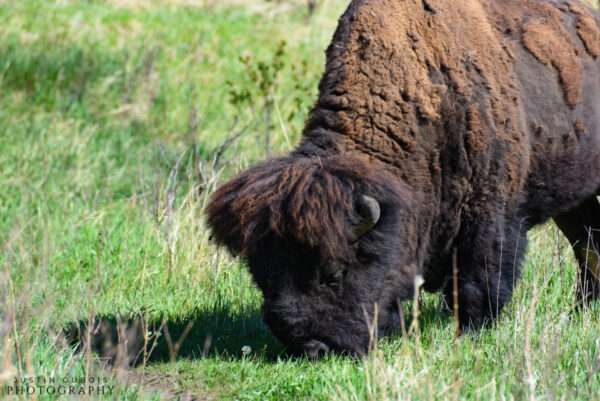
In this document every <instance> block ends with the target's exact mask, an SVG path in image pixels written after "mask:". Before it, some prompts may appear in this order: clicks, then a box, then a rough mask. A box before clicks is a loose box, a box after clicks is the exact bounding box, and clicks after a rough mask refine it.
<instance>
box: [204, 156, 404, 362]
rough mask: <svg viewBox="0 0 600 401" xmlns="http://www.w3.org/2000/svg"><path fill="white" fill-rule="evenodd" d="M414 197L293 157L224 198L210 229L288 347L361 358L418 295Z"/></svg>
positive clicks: (378, 174)
mask: <svg viewBox="0 0 600 401" xmlns="http://www.w3.org/2000/svg"><path fill="white" fill-rule="evenodd" d="M408 194H409V192H408V191H406V189H404V187H403V186H402V184H401V183H399V182H398V178H396V177H393V176H392V175H390V174H388V173H386V172H385V171H384V170H383V169H380V168H377V167H375V165H374V164H373V163H367V162H365V161H362V160H360V159H355V158H351V157H349V156H344V157H342V156H335V157H329V158H316V157H314V158H307V157H298V156H289V157H285V158H281V159H275V160H271V161H268V162H265V163H263V164H261V165H258V166H256V167H253V168H251V169H249V170H247V171H245V172H244V173H242V174H241V175H239V176H238V177H237V178H234V179H233V180H231V181H230V182H228V183H227V184H225V185H224V186H223V187H221V188H220V189H218V190H217V191H216V193H215V194H214V195H213V197H212V199H211V202H210V204H209V206H208V211H207V213H208V223H209V225H210V227H211V229H212V232H213V237H214V239H215V240H216V241H217V242H218V243H220V244H223V245H225V246H226V247H227V248H228V249H229V250H230V251H231V252H232V253H233V254H237V255H240V256H241V257H242V258H243V259H244V260H245V261H246V262H247V264H248V266H249V268H250V272H251V274H252V277H253V278H254V281H255V283H256V284H257V285H258V287H259V288H260V290H261V291H262V293H263V296H264V305H263V316H264V321H265V322H266V324H267V325H268V326H269V327H270V329H271V330H272V331H273V333H274V334H275V335H276V336H277V337H278V338H279V339H280V340H281V341H282V342H283V343H285V344H286V345H287V346H288V347H289V348H291V349H292V350H293V351H297V352H304V353H306V354H308V355H309V356H311V357H317V356H320V355H322V354H325V353H327V352H328V351H338V352H348V353H351V354H365V353H366V352H367V351H368V348H369V344H370V340H371V339H372V338H373V336H378V335H381V334H382V333H383V332H385V331H386V330H388V329H391V328H393V327H394V326H395V325H396V324H397V323H398V321H399V320H398V313H397V306H398V300H403V299H407V298H410V297H412V295H413V292H414V288H413V283H414V276H415V271H414V267H413V266H414V261H415V258H416V256H415V252H416V251H415V243H416V240H415V236H414V234H413V232H412V231H413V230H414V226H415V224H414V222H411V217H410V216H411V215H410V213H409V211H410V197H409V196H408ZM411 227H412V228H411Z"/></svg>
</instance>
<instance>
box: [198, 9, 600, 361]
mask: <svg viewBox="0 0 600 401" xmlns="http://www.w3.org/2000/svg"><path fill="white" fill-rule="evenodd" d="M599 25H600V22H599V17H598V14H595V12H594V11H592V10H591V9H588V8H586V6H585V5H583V4H582V3H579V2H576V1H562V0H560V1H559V0H547V1H544V0H497V1H491V0H463V1H450V0H429V1H427V2H425V1H422V0H355V1H352V3H351V4H350V6H349V8H348V10H347V11H346V12H345V13H344V15H343V16H342V17H341V20H340V22H339V26H338V29H337V31H336V33H335V35H334V37H333V41H332V43H331V45H330V46H329V49H328V50H327V64H326V70H325V73H324V76H323V78H322V80H321V82H320V86H319V90H320V92H319V97H318V100H317V103H316V105H315V107H314V109H313V110H312V112H311V115H310V117H309V119H308V122H307V123H306V126H305V129H304V132H303V138H302V141H301V142H300V144H299V145H298V146H297V148H296V149H295V150H294V151H293V152H291V153H290V154H289V155H287V156H284V157H281V158H277V159H273V160H268V161H266V162H263V163H262V164H259V165H257V166H255V167H252V168H250V169H249V170H247V171H245V172H242V173H241V174H240V175H239V176H238V177H236V178H234V179H233V180H231V181H229V182H228V183H226V184H225V185H223V186H222V187H221V188H219V189H218V190H217V191H216V193H215V194H214V195H213V197H212V199H211V202H210V204H209V206H208V209H207V213H208V223H209V226H210V227H211V229H212V232H213V236H214V238H215V240H216V241H217V242H218V243H219V244H222V245H224V246H226V247H227V248H228V249H229V250H230V251H231V252H232V253H233V254H235V255H240V256H241V257H242V258H243V259H244V260H245V261H246V262H247V264H248V266H249V269H250V272H251V274H252V277H253V279H254V281H255V283H256V285H257V286H258V287H259V288H260V290H261V291H262V294H263V295H264V311H263V312H264V320H265V322H266V323H267V325H268V326H269V327H270V328H271V330H272V331H273V333H274V334H275V335H276V336H277V337H278V338H279V339H280V340H281V341H282V342H283V343H285V344H287V345H288V346H289V347H290V348H291V349H292V350H296V351H298V352H305V353H306V354H308V355H309V356H311V357H318V356H320V355H323V354H326V353H327V352H330V351H338V352H349V353H352V354H365V353H367V352H368V350H369V344H370V340H371V339H372V338H373V337H374V336H375V337H376V336H379V335H383V334H385V333H386V332H388V331H390V330H394V328H395V327H397V325H398V322H399V316H398V315H399V305H401V302H402V301H405V300H410V299H413V297H414V296H415V291H416V287H417V286H416V285H415V282H417V281H418V280H417V279H419V278H421V277H422V279H423V280H424V281H423V283H424V284H423V288H424V289H425V290H427V291H441V292H442V293H443V294H444V297H445V299H446V304H447V305H449V306H450V307H453V308H455V312H456V314H457V316H458V317H459V321H460V324H461V326H462V327H463V328H476V327H479V326H481V325H482V324H484V323H486V322H491V321H493V320H494V319H495V318H496V317H497V315H498V314H499V312H500V311H501V309H502V308H503V306H504V305H505V304H506V303H507V302H508V301H509V300H510V297H511V294H512V292H513V288H514V286H515V283H516V282H517V280H518V277H519V270H520V265H521V263H522V258H523V254H524V252H525V249H526V241H527V231H528V230H529V229H531V228H532V227H533V226H535V225H538V224H540V223H543V222H544V221H547V220H548V219H551V218H552V219H554V221H555V222H556V223H557V224H558V226H559V227H560V229H561V230H562V231H563V233H564V234H565V235H566V237H567V238H568V239H569V241H570V243H571V244H572V246H573V248H574V251H575V254H576V256H577V259H578V261H579V264H580V270H579V280H578V288H577V294H578V297H579V300H580V302H582V303H583V304H586V303H588V302H590V301H591V300H593V299H595V298H597V297H598V296H599V294H600V280H599V279H600V268H599V264H598V261H599V258H598V251H597V250H598V246H599V245H600V232H599V231H596V230H598V229H600V205H599V203H598V200H597V195H598V194H599V192H600V28H599ZM454 288H456V289H457V291H456V292H454V291H453V289H454Z"/></svg>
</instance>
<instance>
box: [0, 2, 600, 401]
mask: <svg viewBox="0 0 600 401" xmlns="http://www.w3.org/2000/svg"><path fill="white" fill-rule="evenodd" d="M321 3H322V4H321V6H320V7H318V8H317V9H316V11H315V13H314V14H313V15H309V13H308V11H307V8H306V5H305V2H301V1H299V2H298V3H294V2H290V1H282V2H261V1H259V0H253V1H247V2H244V1H237V2H232V3H231V4H230V3H229V2H227V1H226V2H217V1H209V0H204V1H192V0H187V1H185V0H180V1H155V2H142V1H134V0H123V1H117V0H113V1H93V0H89V1H69V0H62V1H42V0H39V1H33V0H14V1H11V0H8V1H6V0H4V1H2V0H0V188H1V190H0V247H1V253H0V398H5V397H6V396H7V385H9V384H11V383H14V380H15V379H20V378H24V377H56V378H61V377H75V378H76V377H93V376H98V375H102V376H105V377H107V378H108V380H109V383H110V385H114V386H116V387H115V392H114V394H112V395H105V396H103V397H96V396H94V397H91V398H94V399H95V398H100V399H118V400H142V399H144V400H145V399H151V400H158V399H175V398H177V397H179V398H180V399H182V400H183V399H188V400H191V399H196V400H216V399H225V400H227V399H232V400H261V401H262V400H273V401H275V400H287V399H289V400H303V399H306V400H329V399H334V400H339V401H351V400H441V399H449V400H459V399H460V400H463V399H464V400H522V399H528V400H569V401H570V400H581V401H588V400H600V304H597V305H595V306H594V307H593V308H592V309H590V310H586V311H584V312H580V313H578V312H576V311H574V310H573V309H574V297H573V294H574V280H575V264H574V260H573V258H572V255H571V253H570V250H569V248H568V246H567V245H566V243H565V241H564V240H563V239H562V238H561V237H560V235H559V234H558V232H557V230H556V229H555V228H554V227H553V226H546V227H542V228H540V229H537V230H536V231H535V232H533V233H531V235H530V239H531V246H530V250H529V253H528V257H527V261H526V263H525V268H524V277H523V280H522V283H521V285H520V286H519V289H518V291H517V293H516V295H515V297H514V300H513V302H512V303H511V304H510V305H509V306H508V308H507V310H506V313H504V314H503V315H502V318H501V319H500V320H499V322H498V324H497V325H496V327H493V328H490V329H486V330H484V331H482V332H480V333H477V334H470V335H466V336H463V337H461V338H459V339H455V338H454V325H453V321H452V319H451V318H450V317H448V316H446V315H444V314H443V313H441V312H440V308H439V299H438V297H436V296H425V297H424V298H423V300H422V302H421V305H420V310H419V311H420V314H419V317H418V319H417V320H416V321H415V322H414V326H413V330H412V332H411V334H410V335H409V336H407V338H392V339H386V340H383V341H381V342H380V343H379V344H378V346H377V349H376V351H375V352H374V353H373V354H372V355H371V356H370V357H369V358H368V359H367V360H364V361H357V360H352V359H348V358H341V357H328V358H327V359H325V360H323V361H319V362H310V361H308V360H305V359H301V358H300V359H291V358H288V357H286V356H285V354H284V353H283V349H282V347H281V345H280V344H279V343H278V342H277V341H276V340H275V339H274V338H273V336H272V335H271V334H270V333H269V332H268V330H267V329H266V327H265V326H264V325H263V323H262V322H261V319H260V312H259V311H260V303H261V299H260V294H259V293H258V292H257V290H256V289H255V288H254V287H253V285H252V283H251V281H250V278H249V276H248V274H247V273H246V271H245V270H244V267H243V266H242V265H241V264H240V262H239V261H238V260H234V259H231V258H230V257H229V256H228V255H227V254H226V253H224V252H223V251H222V250H218V249H216V248H215V247H214V246H212V245H211V244H210V241H209V238H208V233H207V232H206V227H205V225H204V222H203V216H202V211H203V207H204V205H205V203H206V200H207V197H208V195H209V194H210V192H211V191H212V190H213V189H214V188H215V186H216V185H218V183H220V182H223V180H225V179H226V178H228V177H230V176H231V175H233V174H235V172H237V171H239V170H241V169H243V168H244V167H246V166H248V165H249V164H251V163H252V162H254V161H256V160H258V159H261V158H265V157H267V156H268V155H269V154H280V153H283V152H285V151H287V150H289V149H291V148H292V147H293V145H294V144H295V143H296V142H297V140H298V139H299V135H300V131H301V128H302V124H303V121H304V118H305V117H306V114H307V111H308V110H309V108H310V106H311V104H312V102H313V101H314V99H315V96H316V88H317V83H318V78H319V76H320V74H321V72H322V68H323V62H324V53H323V50H324V48H325V47H326V45H327V43H328V41H329V39H330V37H331V33H332V31H333V29H334V28H335V23H336V19H337V16H338V15H339V14H340V13H341V12H342V10H343V8H344V3H345V2H341V1H334V0H330V1H324V2H321ZM409 307H410V305H408V306H407V308H409ZM407 312H408V313H410V311H407ZM96 317H101V318H103V319H112V320H116V319H121V318H122V319H128V318H129V317H135V318H136V319H137V320H136V321H138V322H139V321H142V320H143V321H144V322H148V324H149V328H148V329H145V330H143V332H144V335H143V338H144V339H145V340H147V341H148V343H149V344H150V345H156V348H155V352H154V353H153V354H152V355H151V356H150V357H149V358H147V360H144V361H142V362H143V363H141V364H140V365H138V367H137V368H135V369H124V368H123V367H122V366H121V365H120V364H119V363H117V364H116V366H117V368H116V369H114V370H109V369H107V368H104V367H103V365H104V363H103V360H101V359H99V357H98V356H97V355H95V354H93V353H91V352H89V350H88V349H87V348H86V349H84V351H83V352H76V351H75V347H74V346H73V345H72V344H70V343H68V342H67V341H66V340H65V338H64V336H63V335H62V333H63V329H64V328H65V327H68V326H70V325H72V324H73V323H74V322H79V321H94V319H96ZM120 327H127V326H126V324H123V325H120ZM122 331H125V330H124V329H123V330H122ZM134 333H135V332H134ZM84 334H86V333H84ZM126 334H127V333H124V335H123V336H122V338H129V337H131V336H129V337H128V336H127V335H126ZM138 338H139V336H138ZM131 341H133V339H131ZM117 348H118V347H117ZM35 398H36V399H38V400H54V399H58V398H61V399H68V398H69V397H66V396H56V395H41V396H40V395H38V396H37V397H35ZM74 398H78V397H74Z"/></svg>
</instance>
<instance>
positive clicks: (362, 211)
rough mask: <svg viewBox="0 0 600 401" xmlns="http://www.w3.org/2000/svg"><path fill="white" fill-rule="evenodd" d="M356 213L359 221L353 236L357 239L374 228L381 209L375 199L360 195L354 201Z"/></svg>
mask: <svg viewBox="0 0 600 401" xmlns="http://www.w3.org/2000/svg"><path fill="white" fill-rule="evenodd" d="M356 211H357V213H358V215H359V218H360V220H359V222H358V223H357V224H356V225H355V227H354V236H355V238H356V239H359V238H360V237H362V236H363V235H365V234H366V233H368V232H369V231H371V229H372V228H373V227H375V225H376V224H377V222H378V221H379V218H380V217H381V207H380V206H379V202H377V200H376V199H375V198H373V197H370V196H367V195H360V196H359V197H358V199H357V200H356Z"/></svg>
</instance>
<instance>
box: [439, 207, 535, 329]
mask: <svg viewBox="0 0 600 401" xmlns="http://www.w3.org/2000/svg"><path fill="white" fill-rule="evenodd" d="M478 223H479V224H475V225H472V226H471V229H470V230H467V232H466V233H463V235H462V236H461V237H462V238H461V239H462V240H461V241H460V243H459V244H458V246H457V248H456V257H455V258H454V259H455V260H454V262H453V265H454V266H453V268H452V277H451V278H450V280H448V284H447V286H446V288H445V293H444V297H445V299H446V303H447V304H448V305H451V306H452V309H453V310H454V312H455V315H456V316H458V319H459V323H460V326H461V328H462V329H474V328H475V329H476V328H479V327H480V326H482V325H484V324H486V323H490V322H493V321H494V320H495V319H496V317H497V316H498V314H499V313H500V312H501V310H502V308H503V307H504V305H506V303H507V302H508V301H510V299H511V296H512V293H513V288H514V286H515V284H516V282H517V280H518V277H519V274H520V265H521V260H522V258H523V254H524V252H525V248H526V240H527V237H526V230H525V229H524V227H523V226H522V224H521V223H520V222H519V221H518V220H516V219H515V220H514V221H512V222H510V223H508V222H506V221H505V220H504V219H502V218H497V219H495V220H491V221H490V220H488V223H483V222H482V220H479V222H478Z"/></svg>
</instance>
